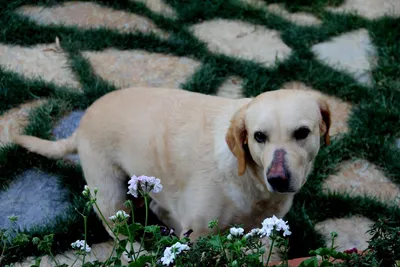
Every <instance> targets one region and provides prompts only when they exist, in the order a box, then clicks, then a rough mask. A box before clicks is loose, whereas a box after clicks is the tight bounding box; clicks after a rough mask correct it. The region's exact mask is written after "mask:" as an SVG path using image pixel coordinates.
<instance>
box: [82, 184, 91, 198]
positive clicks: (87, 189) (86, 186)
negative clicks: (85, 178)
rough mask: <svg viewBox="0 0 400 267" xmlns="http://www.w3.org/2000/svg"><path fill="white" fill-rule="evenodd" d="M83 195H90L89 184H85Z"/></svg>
mask: <svg viewBox="0 0 400 267" xmlns="http://www.w3.org/2000/svg"><path fill="white" fill-rule="evenodd" d="M82 195H83V196H85V197H88V196H89V195H90V188H89V186H88V185H85V187H84V188H83V191H82Z"/></svg>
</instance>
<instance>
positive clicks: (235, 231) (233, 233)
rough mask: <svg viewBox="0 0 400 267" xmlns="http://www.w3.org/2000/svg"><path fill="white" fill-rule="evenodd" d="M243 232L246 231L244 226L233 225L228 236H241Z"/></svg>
mask: <svg viewBox="0 0 400 267" xmlns="http://www.w3.org/2000/svg"><path fill="white" fill-rule="evenodd" d="M243 233H244V229H243V228H240V227H239V228H236V227H232V228H231V229H229V235H228V236H227V238H228V239H229V240H231V239H232V238H233V237H234V236H241V235H243Z"/></svg>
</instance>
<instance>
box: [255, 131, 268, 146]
mask: <svg viewBox="0 0 400 267" xmlns="http://www.w3.org/2000/svg"><path fill="white" fill-rule="evenodd" d="M254 139H256V141H257V142H258V143H265V142H266V141H267V136H266V135H265V134H264V133H262V132H255V133H254Z"/></svg>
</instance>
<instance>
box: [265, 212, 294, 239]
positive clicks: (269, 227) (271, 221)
mask: <svg viewBox="0 0 400 267" xmlns="http://www.w3.org/2000/svg"><path fill="white" fill-rule="evenodd" d="M261 224H262V228H261V229H260V231H259V235H260V236H261V237H263V236H270V235H271V233H272V231H273V230H274V228H275V230H276V231H278V232H279V231H283V236H288V235H291V233H292V232H290V231H289V225H287V222H285V221H284V220H282V219H278V218H277V217H276V216H275V215H274V216H272V217H271V218H267V219H265V220H264V221H263V222H262V223H261Z"/></svg>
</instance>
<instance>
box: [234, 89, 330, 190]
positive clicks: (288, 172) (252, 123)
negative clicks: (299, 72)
mask: <svg viewBox="0 0 400 267" xmlns="http://www.w3.org/2000/svg"><path fill="white" fill-rule="evenodd" d="M330 124H331V119H330V111H329V106H328V104H327V102H326V100H325V99H324V98H323V97H322V95H319V94H314V93H312V92H307V91H302V90H277V91H271V92H266V93H263V94H260V95H258V96H257V97H255V98H254V99H253V100H252V101H251V102H250V103H249V104H247V105H245V106H243V107H242V108H241V109H240V110H238V111H237V112H236V114H235V115H234V116H233V118H232V120H231V125H230V127H229V130H228V133H227V135H226V141H227V144H228V146H229V148H230V150H231V151H232V153H233V154H234V155H235V156H236V158H237V161H238V173H239V175H243V174H244V172H245V170H246V167H247V166H255V168H257V169H258V170H260V169H262V172H263V176H264V177H263V179H264V182H265V184H266V186H267V188H268V190H269V191H271V192H281V193H287V192H298V191H299V190H300V188H301V187H302V185H303V184H304V183H305V182H306V179H307V176H308V175H309V173H310V172H311V170H312V165H313V162H314V158H315V156H316V155H317V154H318V151H319V148H320V138H321V136H323V137H324V140H325V143H326V144H329V143H330V139H329V128H330Z"/></svg>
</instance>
